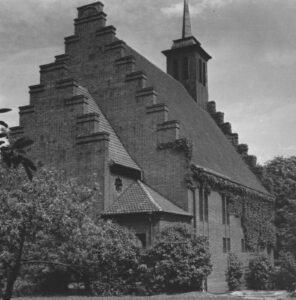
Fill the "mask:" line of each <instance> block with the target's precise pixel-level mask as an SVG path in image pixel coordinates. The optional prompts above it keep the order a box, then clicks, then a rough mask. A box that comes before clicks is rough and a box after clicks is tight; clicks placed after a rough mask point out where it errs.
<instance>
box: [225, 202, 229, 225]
mask: <svg viewBox="0 0 296 300" xmlns="http://www.w3.org/2000/svg"><path fill="white" fill-rule="evenodd" d="M225 214H226V224H227V225H229V224H230V216H229V199H228V198H226V207H225Z"/></svg>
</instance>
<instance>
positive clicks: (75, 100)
mask: <svg viewBox="0 0 296 300" xmlns="http://www.w3.org/2000/svg"><path fill="white" fill-rule="evenodd" d="M64 101H65V105H66V106H72V105H81V104H88V101H87V98H86V97H85V96H84V95H75V96H73V97H70V98H66V99H65V100H64Z"/></svg>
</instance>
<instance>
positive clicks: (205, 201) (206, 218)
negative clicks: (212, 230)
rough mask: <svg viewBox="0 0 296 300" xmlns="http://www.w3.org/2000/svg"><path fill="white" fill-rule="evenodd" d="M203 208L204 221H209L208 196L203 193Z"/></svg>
mask: <svg viewBox="0 0 296 300" xmlns="http://www.w3.org/2000/svg"><path fill="white" fill-rule="evenodd" d="M204 206H205V221H206V222H208V221H209V199H208V194H207V193H204Z"/></svg>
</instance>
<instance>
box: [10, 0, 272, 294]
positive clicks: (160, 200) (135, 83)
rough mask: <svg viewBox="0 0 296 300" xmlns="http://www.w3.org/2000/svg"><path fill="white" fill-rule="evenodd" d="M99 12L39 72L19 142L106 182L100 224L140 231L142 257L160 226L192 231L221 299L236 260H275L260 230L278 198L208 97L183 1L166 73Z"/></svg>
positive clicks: (40, 157) (23, 112)
mask: <svg viewBox="0 0 296 300" xmlns="http://www.w3.org/2000/svg"><path fill="white" fill-rule="evenodd" d="M103 6H104V5H103V4H102V3H101V2H95V3H91V4H89V5H85V6H82V7H79V8H78V15H77V18H76V19H75V20H74V34H73V35H71V36H68V37H66V38H65V52H64V53H61V54H59V55H57V56H55V61H54V62H52V63H48V64H44V65H41V66H40V83H38V84H36V85H32V86H30V88H29V89H30V90H29V92H30V102H29V105H26V106H23V107H20V108H19V114H20V121H19V126H17V127H13V128H12V129H11V135H12V136H13V137H19V136H22V135H26V136H29V137H31V138H32V139H33V140H34V141H35V143H34V145H33V146H32V149H31V155H32V157H33V158H34V159H35V160H36V161H40V162H42V163H43V164H44V165H46V166H52V167H55V168H58V169H61V170H65V172H66V174H68V176H69V177H71V176H72V177H78V178H79V179H80V180H81V182H83V183H85V184H89V185H91V184H92V183H96V184H98V185H99V187H100V189H99V190H100V191H99V192H98V194H97V202H96V207H95V209H96V212H97V214H98V215H100V216H102V217H104V218H110V219H113V220H114V221H116V222H118V223H119V224H122V225H124V226H127V227H129V228H131V229H133V230H134V231H135V233H136V234H137V236H138V238H139V239H140V240H141V242H142V244H143V246H144V247H149V245H151V244H152V243H153V240H154V238H155V236H156V235H157V234H158V232H159V231H160V230H161V229H162V228H163V227H164V226H167V225H170V224H173V223H174V222H184V223H188V224H191V225H192V226H193V228H194V229H195V230H196V232H197V233H198V234H200V235H204V236H206V237H208V240H209V246H210V250H211V259H212V264H213V272H212V274H211V275H210V276H209V278H208V279H207V286H208V290H209V291H210V292H223V291H225V290H227V284H226V281H225V272H226V269H227V257H228V253H229V252H234V253H236V254H237V256H238V257H239V258H240V260H241V261H242V262H243V263H244V264H245V265H247V263H248V260H249V259H250V257H252V255H253V254H254V253H256V252H258V251H264V252H266V253H268V254H269V255H271V256H272V252H273V250H272V239H273V233H272V230H271V229H270V228H269V227H268V226H265V223H264V222H265V221H266V223H268V222H269V221H270V220H269V219H270V218H272V213H271V211H272V207H273V198H272V197H271V196H270V195H269V194H268V192H267V191H266V190H265V188H264V187H263V186H262V184H261V183H260V181H259V180H258V178H257V176H256V174H255V172H254V170H255V169H256V157H255V156H252V155H248V146H247V145H245V144H239V139H238V134H237V133H233V132H232V129H231V124H230V123H228V122H225V120H224V113H223V112H220V111H218V110H217V109H216V103H215V102H214V101H209V99H208V71H207V70H208V67H207V65H208V62H209V61H210V59H211V56H210V54H209V53H207V51H206V50H205V49H204V48H203V47H202V45H201V43H200V42H199V41H198V40H197V39H196V38H195V37H194V36H193V35H192V33H191V25H190V15H189V8H188V3H187V0H184V15H183V31H182V36H181V37H180V38H178V36H177V37H176V38H177V39H176V40H174V41H173V44H172V46H171V47H170V48H169V47H168V48H169V49H168V50H165V51H163V52H162V53H163V54H164V57H165V58H166V61H167V72H163V71H162V70H161V69H159V68H158V67H157V66H155V65H154V64H152V63H151V62H150V61H148V60H147V59H146V58H145V57H143V56H142V55H141V54H140V53H138V52H137V51H135V50H134V49H132V48H131V47H130V46H129V45H128V44H127V41H123V40H121V39H120V37H118V36H117V35H116V28H115V27H114V26H112V25H108V26H107V24H106V17H107V15H106V13H105V12H104V10H103ZM110 13H111V14H112V11H111V12H110ZM131 31H132V28H131ZM260 222H261V223H260Z"/></svg>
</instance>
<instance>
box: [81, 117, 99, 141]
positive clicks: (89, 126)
mask: <svg viewBox="0 0 296 300" xmlns="http://www.w3.org/2000/svg"><path fill="white" fill-rule="evenodd" d="M99 117H100V115H99V114H98V113H88V114H83V115H80V116H78V117H77V120H76V124H77V133H78V135H79V136H81V135H89V134H93V133H96V132H99V122H100V118H99Z"/></svg>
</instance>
